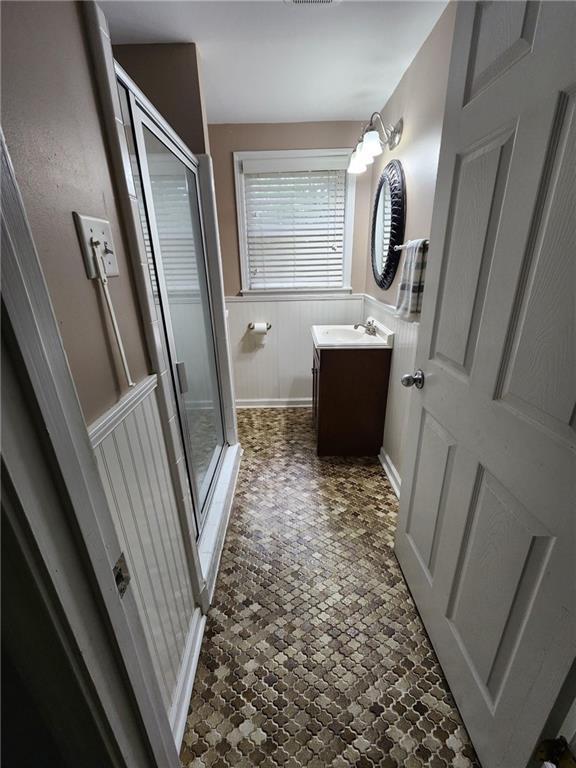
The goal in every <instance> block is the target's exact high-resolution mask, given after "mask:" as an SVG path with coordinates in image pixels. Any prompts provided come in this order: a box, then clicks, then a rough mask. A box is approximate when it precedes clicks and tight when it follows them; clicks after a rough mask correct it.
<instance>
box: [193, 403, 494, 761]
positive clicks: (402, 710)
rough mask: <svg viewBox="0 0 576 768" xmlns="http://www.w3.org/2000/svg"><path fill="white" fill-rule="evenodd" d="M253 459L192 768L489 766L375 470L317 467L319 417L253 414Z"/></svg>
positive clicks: (197, 693) (208, 642) (246, 441)
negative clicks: (459, 703)
mask: <svg viewBox="0 0 576 768" xmlns="http://www.w3.org/2000/svg"><path fill="white" fill-rule="evenodd" d="M239 426H240V437H241V441H242V445H243V447H244V451H245V452H244V456H243V459H242V466H241V470H240V477H239V481H238V488H237V492H236V497H235V502H234V507H233V510H232V516H231V522H230V527H229V531H228V535H227V539H226V544H225V548H224V552H223V556H222V563H221V566H220V574H219V578H218V584H217V587H216V596H215V602H214V605H213V607H212V608H211V610H210V613H209V616H208V621H207V626H206V634H205V637H204V643H203V646H202V652H201V657H200V662H199V665H198V672H197V676H196V682H195V686H194V691H193V695H192V701H191V704H190V711H189V716H188V720H187V726H186V733H185V736H184V743H183V747H182V753H181V759H182V764H183V766H185V767H186V768H204V767H205V766H214V767H215V768H227V767H228V766H246V767H248V766H260V767H261V768H268V767H269V766H270V767H273V766H274V767H275V766H284V767H285V768H321V767H322V768H324V767H326V766H334V767H335V768H344V767H345V766H357V768H371V767H372V766H382V768H394V767H395V766H402V767H406V768H419V767H420V766H432V767H433V768H444V766H453V767H454V768H472V767H473V766H474V767H476V768H478V766H479V763H478V761H477V758H476V756H475V754H474V751H473V749H472V747H471V745H470V741H469V739H468V736H467V733H466V731H465V729H464V727H463V725H462V721H461V719H460V717H459V714H458V712H457V710H456V709H455V707H454V702H453V700H452V697H451V695H450V693H449V692H448V689H447V685H446V683H445V681H444V678H443V676H442V672H441V670H440V668H439V666H438V662H437V660H436V657H435V655H434V652H433V650H432V648H431V646H430V642H429V640H428V638H427V636H426V634H425V632H424V629H423V626H422V623H421V621H420V619H419V617H418V614H417V612H416V609H415V607H414V604H413V602H412V599H411V597H410V594H409V592H408V589H407V587H406V585H405V583H404V581H403V578H402V575H401V572H400V569H399V567H398V564H397V562H396V559H395V557H394V554H393V551H392V546H393V538H394V528H395V522H396V510H397V501H396V497H395V496H394V494H393V492H392V490H391V488H390V486H389V484H388V481H387V480H386V478H385V476H384V474H383V472H382V469H381V467H380V465H379V463H378V462H377V461H376V460H373V459H353V460H352V459H350V460H347V459H318V458H317V457H316V455H315V450H314V445H315V444H314V434H313V430H312V423H311V414H310V411H309V410H306V409H289V410H281V409H279V410H272V409H270V410H242V411H240V412H239Z"/></svg>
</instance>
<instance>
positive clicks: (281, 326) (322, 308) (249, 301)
mask: <svg viewBox="0 0 576 768" xmlns="http://www.w3.org/2000/svg"><path fill="white" fill-rule="evenodd" d="M226 306H227V308H228V328H229V333H230V347H231V356H232V362H233V366H234V379H235V385H236V402H237V404H238V405H239V406H253V407H254V406H266V405H268V406H270V405H308V404H310V402H311V397H312V375H311V370H310V369H311V364H312V337H311V335H310V327H311V326H312V325H320V324H340V323H355V322H359V321H361V320H364V319H366V318H367V317H368V316H372V317H374V318H375V319H376V320H378V321H379V322H381V323H382V324H383V325H385V326H387V327H388V328H390V330H391V331H393V332H394V351H393V353H392V369H391V372H390V386H389V390H388V406H387V410H386V424H385V428H384V437H383V450H384V453H385V454H386V457H387V460H388V461H389V462H390V463H391V464H392V467H393V469H395V470H396V471H397V473H398V474H399V475H400V478H401V476H402V457H403V451H404V440H405V431H406V420H407V416H408V409H409V406H410V397H411V390H409V389H406V388H404V387H402V385H401V384H400V377H401V376H402V374H403V373H409V372H412V371H413V370H414V357H415V353H416V342H417V339H418V323H407V322H406V321H404V320H401V319H400V318H398V317H396V315H395V314H394V310H393V308H392V307H389V306H388V305H387V304H383V303H382V302H379V301H376V299H373V298H371V297H369V296H364V295H362V294H353V295H351V296H342V297H336V298H334V297H330V298H327V297H318V296H309V297H294V296H282V297H276V298H270V299H268V297H242V298H237V297H233V298H228V299H227V300H226ZM251 322H269V323H271V324H272V329H271V330H270V332H269V333H268V335H267V337H266V341H265V344H264V345H261V344H260V343H259V341H258V339H257V338H255V337H254V335H253V334H251V333H250V332H249V331H248V324H249V323H251Z"/></svg>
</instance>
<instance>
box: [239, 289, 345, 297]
mask: <svg viewBox="0 0 576 768" xmlns="http://www.w3.org/2000/svg"><path fill="white" fill-rule="evenodd" d="M351 293H352V288H351V287H349V288H262V289H252V288H249V289H243V290H241V291H240V295H241V296H310V295H313V296H318V295H321V296H326V295H327V296H336V295H339V296H341V295H343V294H344V295H346V294H351Z"/></svg>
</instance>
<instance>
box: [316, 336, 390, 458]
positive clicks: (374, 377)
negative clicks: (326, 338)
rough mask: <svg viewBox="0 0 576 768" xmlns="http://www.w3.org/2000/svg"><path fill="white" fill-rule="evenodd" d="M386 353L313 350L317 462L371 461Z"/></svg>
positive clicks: (382, 407) (377, 444) (377, 440)
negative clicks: (321, 458)
mask: <svg viewBox="0 0 576 768" xmlns="http://www.w3.org/2000/svg"><path fill="white" fill-rule="evenodd" d="M391 360H392V349H350V348H348V349H323V348H321V349H318V348H315V349H314V363H313V366H312V392H313V413H314V423H315V425H316V435H317V441H318V442H317V453H318V456H377V455H378V454H379V453H380V448H381V447H382V437H383V434H384V416H385V414H386V400H387V396H388V379H389V377H390V363H391Z"/></svg>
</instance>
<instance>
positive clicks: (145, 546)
mask: <svg viewBox="0 0 576 768" xmlns="http://www.w3.org/2000/svg"><path fill="white" fill-rule="evenodd" d="M156 397H157V390H156V388H154V389H152V390H151V391H150V392H149V394H148V395H147V396H146V397H145V398H144V399H135V407H134V408H132V409H131V410H129V409H126V408H125V410H124V413H123V414H122V418H121V419H120V420H119V421H118V423H117V424H116V425H115V426H114V428H113V429H112V430H111V431H109V432H108V434H107V435H106V436H105V437H104V439H101V440H100V442H98V444H97V445H96V447H95V455H96V459H97V462H98V468H99V470H100V475H101V477H102V481H103V484H104V489H105V491H106V496H107V498H108V503H109V505H110V510H111V512H112V516H113V518H114V524H115V526H116V530H117V534H118V537H119V539H120V543H121V545H122V550H123V552H124V554H125V556H126V560H127V563H128V568H129V570H130V574H131V584H130V587H129V588H131V589H133V590H134V595H135V598H136V602H137V604H138V608H139V612H140V616H141V620H142V624H143V626H144V632H145V634H146V640H147V642H148V647H149V649H150V654H151V656H152V661H153V664H154V668H155V672H156V675H157V677H158V681H159V684H160V688H161V691H162V696H163V699H164V704H165V706H166V711H167V712H168V714H169V717H170V721H171V724H172V726H173V728H174V729H175V730H176V731H181V730H182V724H181V722H182V715H181V709H182V707H187V705H188V701H187V700H186V701H185V702H182V699H183V698H185V695H184V696H183V695H182V691H183V690H184V691H187V690H188V689H189V687H190V682H189V679H190V676H191V675H192V674H193V664H194V659H192V658H191V648H194V647H195V646H196V645H197V641H196V635H197V633H200V636H201V632H202V629H203V622H202V621H201V620H200V609H199V608H198V607H197V606H196V604H195V601H194V594H193V588H192V583H191V579H190V571H189V566H188V562H187V558H186V554H185V550H184V543H183V534H182V529H181V526H180V522H179V518H178V508H177V504H176V497H175V494H174V489H173V485H172V481H171V477H170V469H169V463H168V455H167V452H166V445H165V442H164V437H163V433H162V427H161V424H160V416H159V412H158V404H157V400H156ZM127 411H128V412H127ZM91 431H93V430H91ZM180 735H181V734H180Z"/></svg>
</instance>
